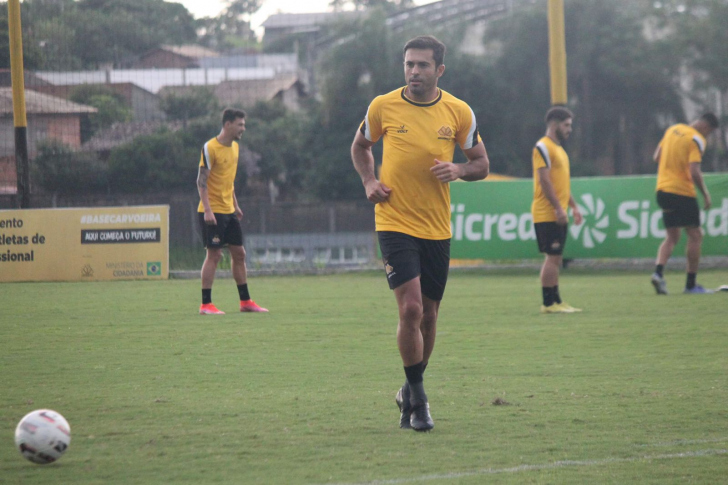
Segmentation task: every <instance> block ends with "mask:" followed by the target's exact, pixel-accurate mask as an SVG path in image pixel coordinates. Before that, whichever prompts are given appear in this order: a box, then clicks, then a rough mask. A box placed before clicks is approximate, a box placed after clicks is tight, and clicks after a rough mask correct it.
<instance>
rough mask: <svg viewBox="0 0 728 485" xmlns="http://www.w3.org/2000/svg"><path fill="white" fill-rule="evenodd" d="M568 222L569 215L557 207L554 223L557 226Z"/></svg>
mask: <svg viewBox="0 0 728 485" xmlns="http://www.w3.org/2000/svg"><path fill="white" fill-rule="evenodd" d="M568 223H569V216H568V215H567V214H566V211H565V210H564V209H562V208H561V207H559V208H558V209H556V224H558V225H559V226H565V225H566V224H568Z"/></svg>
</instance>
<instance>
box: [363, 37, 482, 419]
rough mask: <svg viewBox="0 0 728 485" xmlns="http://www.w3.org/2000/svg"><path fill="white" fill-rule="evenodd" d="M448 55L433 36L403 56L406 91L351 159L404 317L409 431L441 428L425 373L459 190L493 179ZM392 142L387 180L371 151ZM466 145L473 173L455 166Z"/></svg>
mask: <svg viewBox="0 0 728 485" xmlns="http://www.w3.org/2000/svg"><path fill="white" fill-rule="evenodd" d="M444 57H445V45H444V44H442V43H441V42H440V41H439V40H437V39H436V38H435V37H432V36H420V37H416V38H414V39H412V40H410V41H409V42H407V43H406V44H405V46H404V75H405V81H406V83H407V85H406V86H404V87H402V88H399V89H396V90H395V91H392V92H390V93H388V94H384V95H382V96H378V97H377V98H375V99H374V101H372V103H371V104H370V105H369V109H368V111H367V114H366V118H365V119H364V122H363V123H362V124H361V127H360V129H359V131H358V132H357V133H356V137H355V138H354V143H353V144H352V147H351V157H352V160H353V162H354V167H355V168H356V171H357V172H358V173H359V175H360V176H361V180H362V184H363V185H364V189H365V191H366V196H367V199H369V201H370V202H372V203H374V204H376V206H375V219H376V230H377V234H378V237H379V245H380V248H381V250H382V256H383V262H384V269H385V271H386V275H387V281H388V282H389V287H390V289H392V290H394V296H395V299H396V300H397V306H398V308H399V324H398V326H397V346H398V348H399V353H400V357H401V358H402V362H403V364H404V372H405V376H406V377H407V380H406V381H405V383H404V385H403V386H402V388H401V389H400V390H399V392H398V393H397V397H396V402H397V404H398V406H399V408H400V411H401V415H400V427H401V428H413V429H415V430H416V431H429V430H430V429H432V428H433V427H434V422H433V421H432V417H431V416H430V411H429V404H428V401H427V395H426V394H425V388H424V385H423V373H424V371H425V368H426V367H427V364H428V363H429V361H430V355H431V354H432V350H433V348H434V346H435V334H436V324H437V314H438V310H439V308H440V301H441V300H442V297H443V294H444V292H445V284H446V282H447V275H448V269H449V262H450V238H451V233H450V186H449V183H450V182H452V181H454V180H457V179H462V180H466V181H475V180H481V179H483V178H485V177H486V176H487V175H488V167H489V162H488V156H487V154H486V151H485V146H484V145H483V143H482V140H481V138H480V135H479V134H478V127H477V124H476V120H475V115H474V114H473V111H472V110H471V109H470V107H469V106H468V105H467V104H466V103H464V102H463V101H461V100H459V99H457V98H455V97H454V96H452V95H451V94H448V93H446V92H445V91H443V90H441V89H439V88H438V87H437V83H438V80H439V79H440V77H442V75H443V73H444V72H445V65H444V64H443V62H444ZM380 138H383V143H384V152H383V156H382V169H381V180H377V178H376V176H375V171H374V157H373V155H372V150H371V149H372V146H373V145H374V144H375V143H376V142H377V141H378V140H379V139H380ZM456 145H459V146H460V148H461V149H462V151H463V153H464V154H465V156H466V157H467V159H468V160H467V163H463V164H454V163H452V160H453V154H454V151H455V146H456Z"/></svg>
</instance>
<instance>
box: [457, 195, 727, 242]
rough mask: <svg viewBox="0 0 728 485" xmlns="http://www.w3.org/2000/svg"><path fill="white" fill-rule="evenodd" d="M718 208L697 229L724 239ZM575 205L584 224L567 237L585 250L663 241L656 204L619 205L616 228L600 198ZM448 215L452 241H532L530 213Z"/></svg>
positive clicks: (722, 211) (723, 215)
mask: <svg viewBox="0 0 728 485" xmlns="http://www.w3.org/2000/svg"><path fill="white" fill-rule="evenodd" d="M716 202H717V201H716ZM720 204H721V205H720V206H717V207H715V208H714V209H710V210H708V211H707V212H706V211H701V212H700V222H701V226H702V227H703V228H704V230H705V234H706V236H708V237H720V236H728V198H723V199H721V200H720ZM577 205H578V206H579V210H580V211H581V212H582V214H583V215H584V223H583V224H581V225H579V226H576V225H574V224H573V223H572V224H571V225H570V229H569V230H570V232H571V237H573V238H574V239H576V240H581V242H582V244H583V246H584V247H585V248H587V249H593V248H595V247H597V244H602V243H604V242H605V241H606V240H607V239H608V238H610V237H612V238H616V239H623V240H629V239H638V238H639V239H647V238H655V239H662V238H664V237H665V234H666V233H665V229H664V228H663V226H662V224H661V221H662V209H660V207H659V206H658V205H657V203H656V202H653V201H650V200H626V201H623V202H621V203H619V205H618V206H617V211H616V216H617V223H616V224H610V223H611V220H610V216H609V214H610V207H609V206H607V204H606V203H605V202H604V201H603V200H602V199H601V198H597V197H594V196H593V195H592V194H584V195H582V196H580V197H579V202H578V203H577ZM612 207H613V206H612ZM450 212H451V213H452V220H451V222H450V227H451V229H452V235H453V240H455V241H472V242H477V241H493V240H501V241H535V240H536V231H535V230H534V227H533V216H532V215H531V213H530V212H525V213H521V214H516V213H513V212H505V213H501V214H488V213H482V212H475V213H469V212H468V211H467V208H466V205H465V204H452V205H451V206H450ZM612 215H614V213H613V212H612Z"/></svg>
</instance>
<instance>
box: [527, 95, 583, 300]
mask: <svg viewBox="0 0 728 485" xmlns="http://www.w3.org/2000/svg"><path fill="white" fill-rule="evenodd" d="M573 118H574V115H573V114H572V113H571V111H570V110H568V109H567V108H564V107H562V106H555V107H553V108H551V109H549V110H548V112H547V113H546V135H545V136H544V137H543V138H541V139H540V140H539V141H538V142H537V143H536V146H535V147H534V148H533V157H532V163H533V203H532V204H531V214H532V215H533V226H534V229H535V230H536V240H537V242H538V249H539V251H540V252H542V253H544V254H545V255H546V256H545V259H544V262H543V265H542V266H541V294H542V297H543V305H541V313H575V312H580V311H581V310H580V309H578V308H574V307H572V306H571V305H569V304H567V303H564V302H563V301H561V295H560V294H559V268H560V267H561V264H562V262H563V254H564V245H565V244H566V234H567V229H568V223H569V216H568V215H567V214H566V209H567V208H568V207H571V208H572V210H573V211H574V223H575V224H576V225H579V224H581V222H582V216H581V212H579V208H578V207H577V205H576V202H574V198H573V197H572V196H571V168H570V166H569V156H568V155H567V154H566V151H565V150H564V147H563V146H562V145H563V144H564V143H565V142H566V140H567V139H568V138H569V135H571V130H572V120H573Z"/></svg>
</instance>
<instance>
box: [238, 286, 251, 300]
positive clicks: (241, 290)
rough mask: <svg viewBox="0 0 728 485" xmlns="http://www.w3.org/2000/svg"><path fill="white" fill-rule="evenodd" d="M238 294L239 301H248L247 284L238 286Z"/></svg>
mask: <svg viewBox="0 0 728 485" xmlns="http://www.w3.org/2000/svg"><path fill="white" fill-rule="evenodd" d="M238 294H239V295H240V300H241V301H245V300H250V293H248V284H247V283H245V284H244V285H238Z"/></svg>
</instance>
